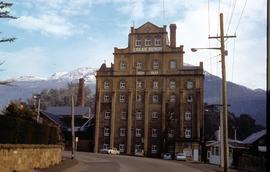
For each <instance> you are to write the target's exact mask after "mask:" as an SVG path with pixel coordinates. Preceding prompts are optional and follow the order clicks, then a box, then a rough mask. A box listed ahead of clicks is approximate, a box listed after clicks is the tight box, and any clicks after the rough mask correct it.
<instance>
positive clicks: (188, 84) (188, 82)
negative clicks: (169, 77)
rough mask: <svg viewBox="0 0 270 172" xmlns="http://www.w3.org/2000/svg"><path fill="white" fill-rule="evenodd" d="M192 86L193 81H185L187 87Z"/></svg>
mask: <svg viewBox="0 0 270 172" xmlns="http://www.w3.org/2000/svg"><path fill="white" fill-rule="evenodd" d="M192 88H193V81H187V89H192Z"/></svg>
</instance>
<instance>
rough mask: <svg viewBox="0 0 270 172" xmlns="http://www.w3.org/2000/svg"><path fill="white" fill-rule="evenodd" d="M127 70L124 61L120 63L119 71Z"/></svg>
mask: <svg viewBox="0 0 270 172" xmlns="http://www.w3.org/2000/svg"><path fill="white" fill-rule="evenodd" d="M126 69H127V63H126V62H124V61H121V62H120V70H126Z"/></svg>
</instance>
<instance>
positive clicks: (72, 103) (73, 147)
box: [71, 95, 75, 159]
mask: <svg viewBox="0 0 270 172" xmlns="http://www.w3.org/2000/svg"><path fill="white" fill-rule="evenodd" d="M71 133H72V138H71V139H72V150H71V159H74V150H75V131H74V99H73V95H72V96H71Z"/></svg>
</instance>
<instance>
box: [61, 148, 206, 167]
mask: <svg viewBox="0 0 270 172" xmlns="http://www.w3.org/2000/svg"><path fill="white" fill-rule="evenodd" d="M64 156H68V157H70V152H64ZM76 159H77V160H79V164H78V165H76V166H75V168H76V169H74V168H73V169H72V170H71V171H72V172H73V171H76V172H89V171H91V172H176V171H177V172H201V171H200V170H198V169H195V168H193V167H190V166H186V165H184V164H181V163H179V162H177V161H174V160H162V159H152V158H144V157H133V156H124V155H107V154H95V153H86V152H77V153H76ZM71 171H70V172H71Z"/></svg>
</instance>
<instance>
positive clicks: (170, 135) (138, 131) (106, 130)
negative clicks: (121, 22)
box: [104, 128, 191, 138]
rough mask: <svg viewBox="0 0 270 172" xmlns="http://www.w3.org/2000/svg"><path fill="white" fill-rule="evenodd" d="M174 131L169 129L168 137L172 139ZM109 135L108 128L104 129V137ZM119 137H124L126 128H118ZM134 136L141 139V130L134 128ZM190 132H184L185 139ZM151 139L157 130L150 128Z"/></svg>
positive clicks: (188, 136)
mask: <svg viewBox="0 0 270 172" xmlns="http://www.w3.org/2000/svg"><path fill="white" fill-rule="evenodd" d="M174 132H175V131H174V129H170V130H169V131H168V137H169V138H172V137H174ZM109 135H110V129H109V128H104V136H109ZM119 135H120V137H125V136H126V128H120V133H119ZM135 135H136V137H142V129H141V128H136V130H135ZM190 135H191V131H190V130H188V129H187V130H185V136H186V138H190ZM151 136H152V137H158V129H155V128H152V135H151Z"/></svg>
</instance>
